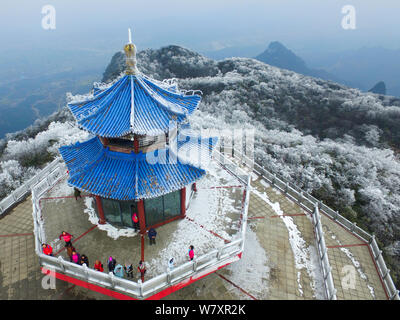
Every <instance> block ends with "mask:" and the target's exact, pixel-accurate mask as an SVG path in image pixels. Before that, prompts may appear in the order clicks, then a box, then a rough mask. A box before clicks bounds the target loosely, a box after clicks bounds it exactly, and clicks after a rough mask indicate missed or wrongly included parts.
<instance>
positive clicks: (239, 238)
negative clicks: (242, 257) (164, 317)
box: [32, 162, 250, 299]
mask: <svg viewBox="0 0 400 320" xmlns="http://www.w3.org/2000/svg"><path fill="white" fill-rule="evenodd" d="M225 165H226V164H225ZM65 169H66V168H65V165H64V164H63V163H59V162H58V163H57V164H56V165H55V166H54V165H53V163H52V164H51V167H50V165H49V168H45V169H44V170H43V171H42V172H44V173H45V175H44V176H41V177H40V178H41V179H39V180H38V181H37V182H36V184H35V185H34V186H33V187H32V206H33V211H32V215H33V223H34V236H35V251H36V254H37V255H38V257H39V261H40V264H41V265H42V266H43V267H45V268H52V269H53V270H54V271H58V272H62V273H64V274H67V275H70V276H73V277H76V278H80V279H83V280H84V281H87V282H90V283H94V284H97V285H100V286H103V287H107V288H110V289H113V290H118V291H122V292H124V293H127V294H129V295H132V296H134V297H135V298H138V299H145V298H147V297H149V296H151V295H153V294H155V293H157V292H158V291H160V290H162V289H165V288H167V287H169V286H171V285H173V284H175V283H179V282H181V281H183V280H185V279H187V278H189V277H193V276H196V275H197V274H199V273H201V272H204V271H205V270H209V271H210V270H211V271H212V270H213V268H214V269H215V267H218V266H222V265H225V264H227V263H230V262H232V261H233V260H232V258H235V257H237V256H238V255H239V254H240V253H241V252H243V247H244V237H245V231H246V223H247V212H248V203H249V194H250V176H247V179H244V176H240V177H239V176H237V177H238V178H240V180H241V181H243V182H245V183H246V188H245V191H244V192H245V200H244V203H243V206H242V212H241V219H242V222H241V227H240V230H239V232H238V234H237V235H236V238H235V239H233V241H231V242H229V243H227V244H225V245H223V246H222V247H220V248H217V249H214V250H212V251H211V252H208V253H205V254H203V255H201V256H198V257H196V258H195V259H194V260H193V261H188V262H186V263H184V264H182V265H180V266H178V267H176V268H175V269H173V270H171V271H167V272H165V273H163V274H161V275H159V276H156V277H154V278H152V279H149V280H147V281H145V282H143V283H142V282H141V281H140V280H139V281H138V282H134V281H131V280H127V279H123V278H118V277H116V276H114V275H113V274H112V273H110V274H108V273H102V272H98V271H95V270H93V269H90V268H87V267H86V266H85V265H84V266H80V265H77V264H74V263H71V262H69V261H66V260H64V259H63V258H62V257H57V258H56V257H52V256H47V255H45V254H43V253H42V248H41V244H42V243H45V242H46V235H45V232H44V228H43V222H44V221H43V219H42V214H41V208H40V206H39V200H40V198H41V197H42V196H43V194H44V193H45V192H46V191H47V190H49V189H50V188H51V187H52V186H53V185H54V184H55V183H56V181H58V180H59V179H60V178H61V177H64V176H66V175H67V173H66V170H65ZM230 169H234V168H232V167H231V168H230ZM233 171H235V170H233ZM42 172H41V173H42ZM240 173H241V174H246V173H245V172H244V171H243V170H242V172H240Z"/></svg>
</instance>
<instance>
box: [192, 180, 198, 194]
mask: <svg viewBox="0 0 400 320" xmlns="http://www.w3.org/2000/svg"><path fill="white" fill-rule="evenodd" d="M192 188H193V191H194V192H197V186H196V182H193V186H192Z"/></svg>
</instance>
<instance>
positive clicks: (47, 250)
mask: <svg viewBox="0 0 400 320" xmlns="http://www.w3.org/2000/svg"><path fill="white" fill-rule="evenodd" d="M42 248H43V253H44V254H45V255H48V256H53V248H52V247H51V246H50V245H48V244H46V243H43V244H42Z"/></svg>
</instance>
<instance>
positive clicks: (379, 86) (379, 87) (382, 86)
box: [368, 81, 386, 95]
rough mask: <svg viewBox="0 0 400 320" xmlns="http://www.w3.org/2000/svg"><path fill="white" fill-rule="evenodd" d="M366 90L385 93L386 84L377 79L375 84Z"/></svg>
mask: <svg viewBox="0 0 400 320" xmlns="http://www.w3.org/2000/svg"><path fill="white" fill-rule="evenodd" d="M368 92H372V93H376V94H383V95H385V94H386V85H385V82H383V81H379V82H378V83H377V84H376V85H374V86H373V87H372V88H371V89H369V90H368Z"/></svg>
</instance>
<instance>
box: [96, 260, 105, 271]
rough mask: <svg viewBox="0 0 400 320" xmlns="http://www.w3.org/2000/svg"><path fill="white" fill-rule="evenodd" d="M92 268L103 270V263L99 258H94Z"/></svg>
mask: <svg viewBox="0 0 400 320" xmlns="http://www.w3.org/2000/svg"><path fill="white" fill-rule="evenodd" d="M94 269H95V270H97V271H100V272H103V271H104V268H103V264H102V263H101V262H100V261H99V260H96V261H95V263H94Z"/></svg>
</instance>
